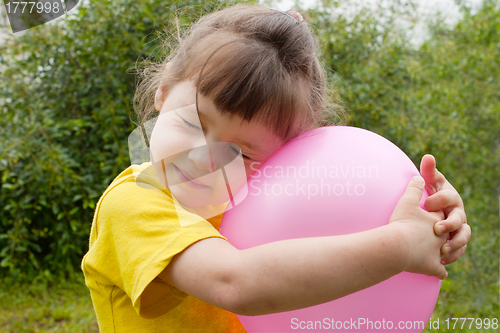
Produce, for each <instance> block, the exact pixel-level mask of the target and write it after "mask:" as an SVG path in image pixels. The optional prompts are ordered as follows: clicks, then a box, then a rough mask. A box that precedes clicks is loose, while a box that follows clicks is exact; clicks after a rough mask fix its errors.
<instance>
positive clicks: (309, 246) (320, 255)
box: [159, 177, 448, 315]
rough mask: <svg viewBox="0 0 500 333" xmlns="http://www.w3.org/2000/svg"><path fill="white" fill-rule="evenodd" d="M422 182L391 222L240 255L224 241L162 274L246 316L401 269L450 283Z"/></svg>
mask: <svg viewBox="0 0 500 333" xmlns="http://www.w3.org/2000/svg"><path fill="white" fill-rule="evenodd" d="M423 188H424V183H423V181H422V180H421V178H420V177H415V178H414V179H412V181H411V182H410V184H409V185H408V187H407V189H406V192H405V194H404V195H403V197H402V198H401V199H400V201H399V202H398V204H397V206H396V208H395V210H394V212H393V214H392V216H391V219H390V222H391V223H390V224H388V225H386V226H382V227H379V228H376V229H372V230H368V231H364V232H360V233H356V234H349V235H341V236H328V237H315V238H302V239H290V240H284V241H279V242H273V243H269V244H264V245H260V246H256V247H253V248H249V249H246V250H237V249H236V248H234V247H233V246H232V245H231V244H229V243H228V242H226V241H225V240H223V239H220V238H208V239H204V240H201V241H199V242H197V243H195V244H193V245H191V246H189V247H188V248H187V249H185V250H184V251H183V252H182V253H180V254H178V255H176V256H175V257H174V258H173V259H172V261H171V263H170V264H169V265H168V266H167V268H166V269H165V270H164V271H163V272H162V273H160V275H159V277H160V278H161V279H163V280H164V281H166V282H168V283H170V284H171V285H173V286H175V287H177V288H178V289H180V290H182V291H184V292H186V293H188V294H190V295H192V296H194V297H197V298H199V299H201V300H203V301H205V302H208V303H211V304H213V305H215V306H217V307H220V308H222V309H225V310H228V311H231V312H234V313H237V314H243V315H261V314H268V313H275V312H282V311H289V310H294V309H299V308H303V307H308V306H312V305H316V304H320V303H324V302H328V301H331V300H334V299H337V298H339V297H342V296H345V295H347V294H350V293H353V292H356V291H358V290H361V289H364V288H367V287H369V286H372V285H374V284H376V283H379V282H381V281H383V280H386V279H388V278H389V277H391V276H393V275H395V274H398V273H400V272H402V271H405V270H406V271H410V272H415V273H422V274H427V275H432V276H437V277H439V278H442V279H443V278H446V276H447V273H446V270H445V268H444V266H443V265H441V263H440V260H441V255H440V248H441V246H442V245H443V244H444V243H445V242H446V239H447V237H448V234H445V235H441V236H437V235H435V233H434V231H433V226H434V224H435V223H436V222H437V221H439V220H440V217H439V215H437V214H434V213H429V212H426V211H424V210H423V209H421V208H420V207H419V200H420V198H421V196H422V193H423Z"/></svg>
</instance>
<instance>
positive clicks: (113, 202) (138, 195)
mask: <svg viewBox="0 0 500 333" xmlns="http://www.w3.org/2000/svg"><path fill="white" fill-rule="evenodd" d="M176 208H177V209H176ZM179 215H182V216H181V218H182V219H183V221H189V219H192V223H188V224H183V225H182V226H181V224H180V223H179ZM98 221H99V222H98V224H99V230H100V235H99V236H100V238H101V236H102V238H101V240H104V241H106V242H107V246H111V248H110V250H109V251H108V255H107V258H106V260H107V261H106V265H105V266H106V268H105V270H106V271H107V275H108V276H110V277H111V279H112V280H113V281H114V283H115V284H116V285H117V286H118V287H119V288H121V289H122V290H123V291H124V292H125V293H126V294H127V295H128V296H129V297H130V299H131V301H132V305H133V307H134V309H135V310H136V311H137V313H138V314H139V315H140V316H142V317H145V318H155V317H158V316H160V315H163V314H165V313H167V312H168V311H170V310H171V309H173V308H174V307H176V306H177V305H179V304H180V303H181V302H182V300H183V299H185V298H186V297H187V294H185V293H184V292H182V291H180V290H179V289H177V288H174V287H173V286H171V285H169V284H168V283H165V282H163V281H162V280H160V279H158V278H157V276H158V274H160V273H161V272H162V271H163V270H164V269H165V267H167V265H168V264H169V263H170V261H171V260H172V257H173V256H175V255H176V254H178V253H180V252H182V251H183V250H184V249H186V248H187V247H188V246H190V245H191V244H193V243H195V242H197V241H199V240H202V239H205V238H209V237H219V238H222V239H225V240H226V241H227V239H226V238H225V237H223V236H222V235H221V234H220V233H219V232H218V231H217V229H215V228H214V226H213V225H212V224H211V223H210V222H208V221H207V220H204V219H202V218H200V217H199V216H198V215H195V214H192V213H189V212H187V211H180V210H179V207H175V206H174V202H173V199H172V197H171V195H169V192H168V190H159V189H154V188H152V187H150V188H147V187H145V186H138V185H137V184H136V183H135V182H134V181H127V182H122V183H120V184H118V185H117V186H115V187H114V188H113V189H111V190H110V191H109V192H108V193H107V194H106V196H105V197H104V198H103V200H102V202H101V206H100V210H99V216H98ZM142 297H144V298H145V299H147V300H148V302H147V304H145V305H144V306H143V305H142V304H141V299H142Z"/></svg>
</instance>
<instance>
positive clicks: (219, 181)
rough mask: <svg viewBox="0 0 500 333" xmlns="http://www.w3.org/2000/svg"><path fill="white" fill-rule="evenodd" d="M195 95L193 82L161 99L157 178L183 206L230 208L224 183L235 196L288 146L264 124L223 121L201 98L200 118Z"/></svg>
mask: <svg viewBox="0 0 500 333" xmlns="http://www.w3.org/2000/svg"><path fill="white" fill-rule="evenodd" d="M195 93H196V89H195V86H194V84H193V82H192V81H183V82H180V83H178V84H177V85H176V86H174V87H173V88H172V89H171V91H170V92H169V95H168V96H167V97H166V98H165V100H164V101H161V100H160V101H158V99H157V102H160V103H157V104H156V105H157V108H160V107H161V110H160V116H159V117H158V119H157V121H156V123H155V127H154V129H153V132H152V134H151V139H150V155H151V162H152V163H153V167H154V170H155V173H156V175H157V176H158V178H159V180H160V181H161V182H162V183H164V184H165V186H167V187H168V188H169V189H170V191H171V192H172V194H173V195H174V196H175V197H176V199H177V200H178V201H179V202H180V203H181V204H183V205H186V206H190V207H195V206H206V205H216V204H221V203H224V202H228V201H229V200H230V198H229V195H228V190H227V186H226V180H228V182H229V184H230V185H231V190H232V194H233V195H234V194H235V193H236V191H235V189H237V188H240V187H241V186H242V185H243V184H244V183H245V181H246V180H247V178H248V177H250V176H251V175H252V173H253V172H255V170H257V169H258V168H259V166H260V164H261V163H263V162H264V161H265V160H267V159H268V158H269V157H270V156H271V155H272V154H273V153H274V152H275V151H276V150H278V149H279V148H280V147H281V146H282V145H283V143H284V142H283V140H282V139H280V138H279V137H278V136H277V135H276V134H274V133H273V132H272V131H271V130H269V129H268V128H267V127H265V126H264V125H262V124H259V123H257V122H254V121H252V122H246V121H243V119H242V118H241V117H239V116H233V117H231V118H229V117H225V116H222V115H221V114H220V112H219V111H218V110H217V108H216V107H215V105H214V104H213V102H212V101H211V100H210V99H209V98H207V97H205V96H202V95H201V94H199V95H198V110H199V117H198V114H197V112H196V105H195V103H196V96H195ZM157 98H158V97H157ZM162 102H163V104H162ZM202 129H203V130H204V131H205V133H203V130H202ZM238 148H240V149H241V153H242V156H243V158H241V155H238ZM209 149H210V151H209ZM222 169H223V170H224V171H225V174H226V175H225V176H224V173H223V172H222ZM214 170H215V171H214ZM165 176H166V179H165ZM225 179H226V180H225Z"/></svg>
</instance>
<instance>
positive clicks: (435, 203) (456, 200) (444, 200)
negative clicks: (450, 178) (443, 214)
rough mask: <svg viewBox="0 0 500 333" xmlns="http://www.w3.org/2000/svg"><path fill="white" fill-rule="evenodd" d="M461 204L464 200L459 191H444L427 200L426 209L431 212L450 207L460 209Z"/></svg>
mask: <svg viewBox="0 0 500 333" xmlns="http://www.w3.org/2000/svg"><path fill="white" fill-rule="evenodd" d="M461 204H462V199H461V198H460V195H459V194H458V192H457V191H454V190H448V189H447V190H444V189H443V190H441V191H439V192H437V193H435V194H433V195H431V196H430V197H428V198H427V199H425V203H424V207H425V209H427V210H428V211H429V212H434V211H437V210H440V209H445V208H446V207H450V206H456V207H460V206H461Z"/></svg>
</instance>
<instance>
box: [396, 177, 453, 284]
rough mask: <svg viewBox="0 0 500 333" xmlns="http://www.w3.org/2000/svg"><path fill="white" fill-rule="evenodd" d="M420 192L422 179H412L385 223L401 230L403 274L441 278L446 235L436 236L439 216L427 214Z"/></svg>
mask: <svg viewBox="0 0 500 333" xmlns="http://www.w3.org/2000/svg"><path fill="white" fill-rule="evenodd" d="M423 192H424V181H423V179H422V177H420V176H415V177H413V178H412V180H411V181H410V183H409V184H408V187H407V188H406V191H405V193H404V194H403V196H402V197H401V199H399V201H398V204H397V205H396V208H395V209H394V211H393V213H392V215H391V218H390V220H389V224H391V223H394V226H397V227H398V228H399V229H400V230H401V231H402V239H403V244H405V246H404V247H403V253H402V255H406V258H407V265H406V267H405V268H404V270H405V271H408V272H412V273H420V274H426V275H430V276H436V277H438V278H440V279H445V278H446V277H447V276H448V273H447V272H446V269H445V268H444V266H443V265H442V264H441V258H442V256H441V253H440V249H441V247H442V246H443V244H445V243H446V240H447V239H448V236H449V234H448V233H445V234H442V235H439V236H438V235H436V234H435V233H434V225H435V224H436V223H437V222H438V221H441V220H442V213H440V212H427V211H425V210H423V209H422V208H420V206H419V202H420V199H421V198H422V194H423Z"/></svg>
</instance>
